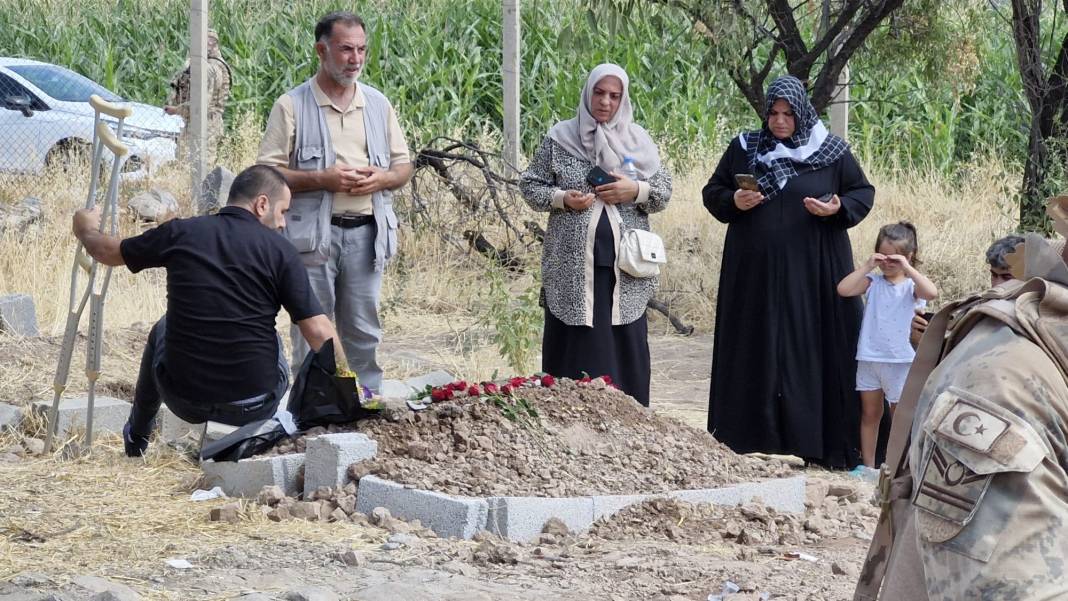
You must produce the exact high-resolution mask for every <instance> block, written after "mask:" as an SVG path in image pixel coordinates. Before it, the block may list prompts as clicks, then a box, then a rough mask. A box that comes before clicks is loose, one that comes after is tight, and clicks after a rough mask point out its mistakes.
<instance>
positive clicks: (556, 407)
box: [349, 379, 790, 497]
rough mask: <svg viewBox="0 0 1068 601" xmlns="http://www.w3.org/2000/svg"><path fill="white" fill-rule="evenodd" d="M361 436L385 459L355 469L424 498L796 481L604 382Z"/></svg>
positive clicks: (441, 410) (485, 401)
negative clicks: (425, 494) (434, 493)
mask: <svg viewBox="0 0 1068 601" xmlns="http://www.w3.org/2000/svg"><path fill="white" fill-rule="evenodd" d="M385 413H386V414H387V415H386V418H385V419H374V420H367V421H363V422H360V423H359V424H357V430H358V431H360V432H363V433H365V434H367V435H368V436H370V437H371V438H373V439H375V440H376V441H378V457H377V458H375V459H373V460H370V461H364V462H361V463H359V464H355V465H353V466H351V467H350V469H349V474H350V476H352V477H353V478H354V479H358V478H359V477H362V476H363V475H366V474H368V473H370V474H375V475H377V476H379V477H381V478H385V479H388V480H392V481H394V482H398V483H402V484H406V485H411V486H414V487H416V488H420V489H425V490H434V491H438V492H444V493H448V494H455V495H467V496H544V497H569V496H581V495H594V494H644V493H661V492H667V491H671V490H679V489H698V488H716V487H721V486H726V485H731V484H736V483H740V482H746V481H752V480H759V479H764V478H773V477H782V476H788V475H790V467H789V466H787V465H786V464H784V463H782V462H780V461H778V460H764V459H757V458H752V457H745V456H740V455H737V454H735V453H734V452H732V451H731V450H730V449H728V448H727V447H726V446H724V445H723V444H721V443H719V442H718V441H716V440H715V439H714V438H713V437H712V436H710V435H709V434H707V433H705V432H703V431H699V430H695V429H693V428H690V427H688V426H685V425H683V424H682V423H680V422H678V421H675V420H673V419H670V418H665V417H662V416H658V415H656V414H654V413H653V412H652V411H650V410H647V409H645V408H643V407H641V406H640V405H638V403H636V402H635V401H634V399H633V398H631V397H629V396H627V395H625V394H624V393H622V392H620V391H618V390H616V389H613V388H611V387H606V386H605V385H604V383H603V382H602V381H600V380H593V381H592V382H588V383H583V382H575V381H572V380H568V379H560V380H558V381H557V382H556V383H555V385H553V386H552V387H540V386H533V387H530V386H528V387H523V388H520V389H518V390H516V391H514V396H502V395H495V396H491V397H481V398H480V397H462V398H454V399H450V400H443V401H439V402H435V403H432V404H431V405H429V407H428V408H426V409H424V410H422V411H417V412H412V411H408V410H407V409H406V408H405V409H403V410H399V411H398V410H392V411H386V412H385Z"/></svg>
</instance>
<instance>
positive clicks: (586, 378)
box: [579, 376, 593, 384]
mask: <svg viewBox="0 0 1068 601" xmlns="http://www.w3.org/2000/svg"><path fill="white" fill-rule="evenodd" d="M592 379H593V378H591V377H589V376H582V377H581V378H579V382H580V383H582V384H589V383H590V380H592Z"/></svg>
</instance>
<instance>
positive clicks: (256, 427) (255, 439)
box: [200, 417, 286, 461]
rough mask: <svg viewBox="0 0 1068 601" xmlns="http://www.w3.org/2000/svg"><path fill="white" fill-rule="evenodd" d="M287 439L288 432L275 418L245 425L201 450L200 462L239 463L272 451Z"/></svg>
mask: <svg viewBox="0 0 1068 601" xmlns="http://www.w3.org/2000/svg"><path fill="white" fill-rule="evenodd" d="M285 437H286V430H285V428H283V427H282V424H281V422H279V421H278V420H277V419H275V418H273V417H272V418H269V419H264V420H260V421H258V422H252V423H251V424H245V425H244V426H241V427H240V428H238V429H237V430H234V431H233V432H231V433H229V434H227V435H226V436H224V437H222V438H220V439H219V440H215V441H212V442H209V443H207V444H205V445H204V448H202V449H201V450H200V460H201V461H204V460H206V459H214V460H215V461H237V460H239V459H245V458H246V457H252V456H253V455H257V454H259V453H262V452H264V451H266V450H268V449H271V448H273V447H274V445H276V444H277V443H278V441H279V440H282V439H283V438H285Z"/></svg>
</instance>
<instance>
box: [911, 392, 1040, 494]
mask: <svg viewBox="0 0 1068 601" xmlns="http://www.w3.org/2000/svg"><path fill="white" fill-rule="evenodd" d="M1018 403H1019V399H1015V400H1014V399H1013V398H1012V397H1011V396H1009V397H1004V398H1002V397H1001V396H998V397H993V398H987V397H985V396H982V395H979V394H976V393H975V392H973V391H970V390H963V389H960V388H957V387H955V386H951V387H949V388H948V389H946V390H945V391H943V392H942V393H941V394H939V395H938V397H937V398H936V399H935V400H934V402H933V403H932V406H931V412H930V413H929V414H928V415H927V418H926V420H925V421H924V423H923V431H924V432H925V433H926V434H927V435H928V436H930V437H931V438H932V439H933V440H934V441H936V442H937V444H938V445H939V446H940V447H941V448H942V450H943V452H947V453H949V454H950V455H952V456H953V457H955V458H956V459H958V460H960V461H961V462H963V463H964V464H965V465H966V466H968V467H969V468H970V469H971V470H972V471H974V472H975V473H977V474H992V473H997V472H1005V471H1012V472H1029V471H1031V470H1033V469H1034V468H1035V466H1037V465H1038V464H1039V463H1041V462H1042V459H1043V458H1045V457H1046V456H1047V455H1048V454H1049V453H1050V452H1051V449H1049V447H1048V444H1047V443H1045V442H1044V440H1043V438H1042V436H1040V435H1039V434H1038V432H1037V431H1036V429H1035V427H1034V426H1032V424H1030V423H1029V422H1028V421H1027V420H1026V419H1024V418H1023V417H1021V416H1020V415H1017V414H1016V413H1014V412H1013V411H1010V410H1009V408H1010V407H1017V405H1018Z"/></svg>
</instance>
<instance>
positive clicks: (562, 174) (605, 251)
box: [519, 64, 671, 406]
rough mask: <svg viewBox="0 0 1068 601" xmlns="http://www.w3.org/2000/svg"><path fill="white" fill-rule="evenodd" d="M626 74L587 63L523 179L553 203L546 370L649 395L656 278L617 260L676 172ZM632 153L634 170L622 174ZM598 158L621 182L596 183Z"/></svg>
mask: <svg viewBox="0 0 1068 601" xmlns="http://www.w3.org/2000/svg"><path fill="white" fill-rule="evenodd" d="M628 85H629V78H628V77H627V73H626V72H625V71H624V70H623V69H622V68H620V67H619V66H617V65H612V64H604V65H599V66H598V67H596V68H595V69H594V70H593V71H592V72H590V75H589V77H588V78H587V80H586V86H585V87H584V88H583V90H582V97H581V99H580V100H579V105H578V114H577V115H576V117H575V118H573V119H568V120H567V121H561V122H559V123H557V124H556V125H554V126H553V127H552V129H550V130H549V135H548V136H546V137H545V140H543V141H542V144H541V146H540V147H539V148H538V151H537V153H536V154H535V155H534V159H533V160H532V161H531V163H530V167H528V168H527V170H526V172H524V173H523V176H522V178H521V179H520V183H519V187H520V189H521V190H522V192H523V197H524V198H525V199H526V201H527V203H528V204H530V206H531V207H532V208H534V210H536V211H547V212H548V213H549V226H548V228H547V230H546V233H545V243H544V254H543V255H542V262H541V268H542V274H541V277H542V299H543V304H544V306H545V337H544V339H543V341H542V370H543V371H545V372H547V373H550V374H553V375H555V376H564V377H569V378H579V377H581V376H582V375H583V374H587V375H589V376H591V377H598V376H609V377H610V378H611V380H612V381H613V382H614V383H615V385H616V386H618V387H619V388H620V389H622V390H623V392H626V393H627V394H629V395H631V396H632V397H634V398H635V399H637V400H638V402H640V403H641V404H642V405H646V406H648V405H649V342H648V339H647V326H646V321H645V306H646V303H647V302H648V301H649V299H650V298H652V296H653V293H654V292H655V290H656V284H657V281H656V278H655V277H653V278H634V277H631V276H630V275H628V274H626V273H625V272H622V271H620V270H619V268H618V267H616V249H617V248H618V246H619V240H620V235H621V234H622V233H623V232H624V231H626V230H629V229H633V228H639V229H643V230H648V229H649V217H648V216H649V214H650V213H655V212H657V211H662V210H664V208H665V207H666V205H667V202H668V199H669V198H671V174H670V173H668V172H667V170H666V169H665V168H664V167H663V165H661V163H660V153H659V151H658V150H657V147H656V144H655V143H654V142H653V140H652V138H650V137H649V134H648V133H647V132H646V131H645V130H644V129H642V128H641V127H640V126H639V125H637V124H635V123H634V122H633V116H634V111H633V108H632V107H631V103H630V95H629V94H628V91H627V90H628ZM626 159H630V160H631V161H632V162H633V164H634V167H635V170H636V171H637V174H638V177H637V179H636V180H634V179H630V178H627V177H626V176H624V175H623V169H622V167H623V163H624V161H625V160H626ZM595 166H597V167H600V168H601V169H603V170H604V171H606V172H608V173H611V174H612V175H614V176H615V177H616V178H617V181H616V182H613V183H609V184H605V185H600V186H597V187H593V186H591V185H590V184H589V183H588V182H587V174H588V173H589V172H590V170H591V169H593V168H594V167H595Z"/></svg>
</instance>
